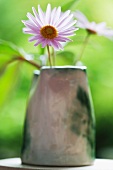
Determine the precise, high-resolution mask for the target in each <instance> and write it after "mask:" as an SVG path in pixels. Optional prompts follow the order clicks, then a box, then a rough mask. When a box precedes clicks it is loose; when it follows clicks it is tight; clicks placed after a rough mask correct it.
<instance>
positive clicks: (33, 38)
mask: <svg viewBox="0 0 113 170" xmlns="http://www.w3.org/2000/svg"><path fill="white" fill-rule="evenodd" d="M39 37H40V35H35V36H32V37H30V38H29V41H30V42H32V41H34V40H37V39H39Z"/></svg>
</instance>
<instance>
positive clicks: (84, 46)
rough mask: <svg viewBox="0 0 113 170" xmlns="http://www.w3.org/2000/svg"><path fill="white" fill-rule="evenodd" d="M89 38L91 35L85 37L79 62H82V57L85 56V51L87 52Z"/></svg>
mask: <svg viewBox="0 0 113 170" xmlns="http://www.w3.org/2000/svg"><path fill="white" fill-rule="evenodd" d="M89 37H90V34H89V33H88V34H87V36H86V37H85V40H84V42H83V45H82V48H81V50H80V54H79V56H78V59H77V61H80V60H81V58H82V56H83V53H84V51H85V48H86V46H87V44H88V41H89Z"/></svg>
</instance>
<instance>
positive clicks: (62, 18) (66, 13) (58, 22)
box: [56, 10, 70, 26]
mask: <svg viewBox="0 0 113 170" xmlns="http://www.w3.org/2000/svg"><path fill="white" fill-rule="evenodd" d="M69 14H70V10H68V11H66V12H64V13H63V14H62V16H61V17H60V18H59V21H57V22H56V26H58V25H59V24H61V22H62V21H63V20H64V19H65V18H67V16H69Z"/></svg>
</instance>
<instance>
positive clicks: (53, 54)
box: [52, 48, 56, 66]
mask: <svg viewBox="0 0 113 170" xmlns="http://www.w3.org/2000/svg"><path fill="white" fill-rule="evenodd" d="M52 56H53V65H54V66H55V65H56V64H55V63H56V60H55V59H56V58H55V50H54V48H52Z"/></svg>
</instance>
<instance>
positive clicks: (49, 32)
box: [40, 25, 58, 39]
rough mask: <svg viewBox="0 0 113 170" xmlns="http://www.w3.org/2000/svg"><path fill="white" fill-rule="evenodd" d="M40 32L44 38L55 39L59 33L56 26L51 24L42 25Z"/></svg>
mask: <svg viewBox="0 0 113 170" xmlns="http://www.w3.org/2000/svg"><path fill="white" fill-rule="evenodd" d="M40 33H41V35H42V36H43V37H44V38H48V39H54V38H55V37H57V35H58V31H57V30H56V28H54V27H53V26H50V25H47V26H44V27H42V28H41V30H40Z"/></svg>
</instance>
